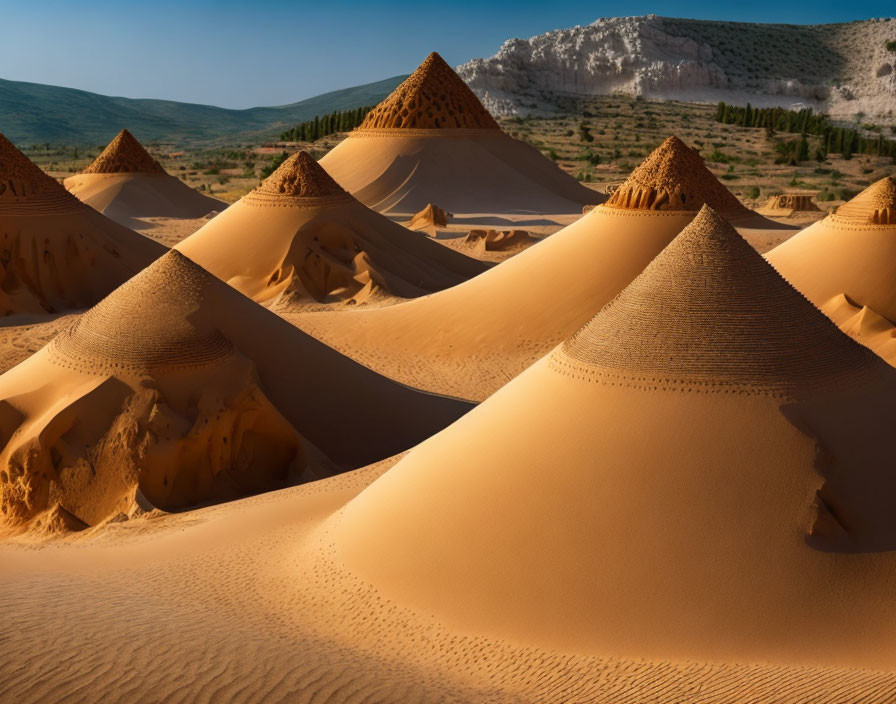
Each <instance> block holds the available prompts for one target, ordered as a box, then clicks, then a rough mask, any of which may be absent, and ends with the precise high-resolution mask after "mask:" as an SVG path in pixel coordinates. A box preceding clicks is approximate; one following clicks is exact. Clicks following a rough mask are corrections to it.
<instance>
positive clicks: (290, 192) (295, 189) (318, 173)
mask: <svg viewBox="0 0 896 704" xmlns="http://www.w3.org/2000/svg"><path fill="white" fill-rule="evenodd" d="M253 194H259V195H272V196H288V197H290V198H326V197H330V196H338V197H345V196H346V195H347V193H346V192H345V190H344V189H343V188H342V186H340V185H339V184H338V183H336V181H334V180H333V177H332V176H330V174H328V173H327V172H326V171H325V170H324V167H322V166H321V165H320V164H319V163H317V160H315V158H314V157H313V156H311V155H310V154H309V153H308V152H306V151H301V152H297V153H295V154H293V155H292V156H290V157H289V158H288V159H287V160H286V161H284V162H283V163H282V164H280V166H279V167H278V168H277V170H276V171H275V172H274V173H272V174H271V175H270V176H268V177H267V178H266V179H265V180H264V181H263V182H262V183H261V185H260V186H258V188H256V189H255V190H254V191H253Z"/></svg>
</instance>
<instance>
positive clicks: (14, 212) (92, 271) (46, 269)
mask: <svg viewBox="0 0 896 704" xmlns="http://www.w3.org/2000/svg"><path fill="white" fill-rule="evenodd" d="M0 234H2V242H0V278H2V283H0V289H2V292H0V315H10V314H16V313H56V312H59V311H63V310H71V309H76V308H84V307H87V306H89V305H92V304H93V303H96V302H97V301H98V300H99V299H100V298H102V297H103V296H105V295H106V294H107V293H109V291H111V290H112V289H114V288H115V287H116V286H118V285H120V284H121V283H123V282H124V281H126V280H127V279H128V278H130V277H131V276H133V275H134V274H136V273H137V272H138V271H140V270H141V269H142V268H143V267H145V266H147V265H148V264H149V263H150V262H152V261H153V260H154V259H155V258H157V257H159V256H161V255H162V254H163V253H164V252H165V248H164V247H162V246H161V245H159V244H156V243H155V242H152V241H151V240H148V239H146V238H145V237H142V236H140V235H138V234H136V233H134V232H131V231H130V230H127V229H125V228H124V227H121V226H120V225H118V224H116V223H114V222H112V221H110V220H108V219H107V218H105V217H103V216H102V215H99V214H98V213H96V212H95V211H94V210H92V209H90V208H87V207H86V206H84V205H83V204H82V203H81V202H80V201H78V199H77V198H75V197H74V196H72V195H71V194H70V193H68V192H67V191H66V190H65V189H64V188H63V187H62V186H61V185H60V184H59V183H58V182H57V181H56V180H55V179H53V178H51V177H50V176H48V175H47V174H45V173H44V172H43V171H41V169H40V168H39V167H38V166H37V165H35V164H34V163H32V162H31V161H30V160H29V159H28V157H26V156H25V155H24V154H23V153H22V152H20V151H19V150H18V149H16V147H15V146H14V145H13V144H12V143H11V142H10V141H9V140H8V139H6V137H4V136H3V135H0Z"/></svg>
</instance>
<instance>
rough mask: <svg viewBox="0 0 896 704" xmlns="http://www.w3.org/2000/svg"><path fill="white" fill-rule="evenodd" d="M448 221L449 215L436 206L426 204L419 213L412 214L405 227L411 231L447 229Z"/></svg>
mask: <svg viewBox="0 0 896 704" xmlns="http://www.w3.org/2000/svg"><path fill="white" fill-rule="evenodd" d="M450 219H451V213H449V212H447V211H445V210H442V209H441V208H440V207H439V206H437V205H433V204H432V203H428V204H427V206H426V207H425V208H424V209H423V210H421V211H420V212H419V213H414V216H413V217H412V218H411V219H410V220H409V221H408V224H407V227H408V228H409V229H411V230H424V229H427V228H432V229H434V228H436V227H447V226H448V221H449V220H450Z"/></svg>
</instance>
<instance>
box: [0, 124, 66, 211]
mask: <svg viewBox="0 0 896 704" xmlns="http://www.w3.org/2000/svg"><path fill="white" fill-rule="evenodd" d="M35 194H55V195H66V196H67V195H69V193H68V191H66V190H65V188H64V187H63V185H62V184H61V183H59V182H58V181H57V180H56V179H54V178H53V177H52V176H50V175H49V174H47V173H45V172H44V171H43V169H41V168H40V167H39V166H38V165H37V164H35V163H34V162H33V161H31V159H29V158H28V157H27V156H25V154H24V153H23V152H22V151H21V150H19V149H18V147H16V145H14V144H13V143H12V142H10V141H9V140H8V139H7V138H6V137H5V136H4V135H3V134H2V133H0V203H2V202H4V201H6V200H7V199H11V200H16V201H18V200H19V199H24V198H27V196H29V195H35Z"/></svg>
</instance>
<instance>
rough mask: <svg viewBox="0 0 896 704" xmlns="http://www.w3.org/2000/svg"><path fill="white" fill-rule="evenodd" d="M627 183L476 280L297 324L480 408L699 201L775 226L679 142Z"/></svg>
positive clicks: (663, 240) (603, 297)
mask: <svg viewBox="0 0 896 704" xmlns="http://www.w3.org/2000/svg"><path fill="white" fill-rule="evenodd" d="M626 184H627V185H626V186H625V189H623V188H620V189H618V190H617V191H616V194H618V193H621V192H623V191H624V192H627V193H629V194H631V195H630V197H625V198H622V197H620V198H619V199H618V200H616V201H614V202H612V203H607V204H605V205H601V206H598V207H596V208H595V209H594V210H592V211H591V212H589V213H588V214H587V215H585V216H583V217H582V218H581V219H580V220H578V221H577V222H575V223H573V224H572V225H570V226H568V227H566V228H564V229H562V230H560V231H559V232H557V233H555V234H553V235H551V236H550V237H548V238H546V239H545V240H543V241H541V242H538V243H537V244H535V245H534V246H532V247H529V248H528V249H527V250H526V251H524V252H521V253H520V254H517V255H515V256H514V257H512V258H511V259H509V260H507V261H505V262H502V263H501V264H500V265H499V266H497V267H495V268H494V269H493V270H491V271H489V272H486V273H485V274H483V275H481V276H478V277H476V278H475V279H473V280H472V281H469V282H466V283H464V284H462V285H460V286H457V287H455V288H453V289H449V290H448V291H444V292H441V293H439V294H436V295H434V296H431V297H428V298H426V299H421V300H419V301H413V302H410V303H402V304H401V305H399V306H393V307H391V308H390V309H383V310H377V311H373V310H368V311H357V312H350V313H346V315H347V316H348V317H344V318H339V317H328V316H327V314H325V313H321V314H319V315H318V314H309V315H305V316H302V317H301V318H298V319H296V323H297V324H298V325H299V326H300V327H302V329H304V330H308V331H309V332H312V334H314V335H315V336H317V337H319V338H320V339H322V340H324V341H326V342H327V343H328V344H331V345H333V346H334V347H336V348H337V349H339V350H341V351H343V352H344V353H345V354H348V355H349V356H350V357H352V358H354V359H358V360H359V361H361V362H362V363H363V364H365V365H367V366H369V367H371V368H373V369H377V370H378V371H381V372H382V373H384V374H386V375H387V376H390V377H392V378H397V379H400V380H402V381H404V382H405V383H408V384H411V385H412V386H416V387H418V388H426V389H429V390H431V391H435V392H438V393H446V394H450V395H456V396H461V397H463V398H473V399H477V400H481V399H483V398H485V397H486V396H488V395H489V394H490V393H492V392H493V391H495V390H496V389H498V388H499V387H500V386H502V385H503V384H505V383H507V381H509V380H510V379H512V378H513V377H514V376H516V375H517V374H519V373H520V372H521V371H523V369H525V368H526V367H527V366H529V365H530V364H532V363H533V362H535V361H536V360H537V359H539V358H540V357H541V356H543V355H544V354H545V353H547V352H548V351H549V350H550V349H551V348H552V347H554V346H555V345H556V344H558V343H559V342H561V341H562V340H564V339H565V338H567V337H569V336H570V335H572V334H573V333H574V332H575V331H576V330H578V329H579V328H580V327H581V326H582V325H584V324H585V322H587V321H588V320H589V319H590V318H591V316H592V315H594V313H596V312H597V311H598V310H600V308H601V306H603V305H604V304H605V303H607V302H608V301H609V300H610V299H611V298H612V297H613V296H615V295H616V294H617V293H619V291H620V290H621V289H622V288H624V287H625V286H626V285H627V284H628V283H629V282H631V280H632V279H634V278H635V276H637V275H638V274H639V273H641V270H642V269H643V268H644V267H645V266H646V265H647V264H648V263H649V262H650V260H651V259H653V257H654V256H656V255H657V254H658V253H659V252H660V250H661V249H662V248H663V247H665V246H666V244H668V243H669V242H670V241H671V240H672V238H673V237H674V236H675V235H676V234H678V232H680V231H681V229H682V228H683V227H684V226H685V225H687V224H688V223H689V222H690V221H691V220H692V219H693V218H694V216H695V215H696V213H697V210H698V209H699V207H700V206H701V204H703V203H706V202H709V203H715V204H720V205H721V206H723V207H725V208H726V209H725V210H724V213H725V217H726V218H729V219H733V222H734V223H735V224H736V226H737V227H739V228H743V229H745V230H746V231H747V232H748V233H752V232H754V230H753V226H755V225H757V224H758V225H762V226H763V227H764V223H765V222H770V221H765V220H764V218H761V217H759V216H757V215H755V214H753V213H751V212H750V211H748V210H747V209H746V208H744V207H743V206H741V205H740V204H739V202H738V201H737V199H736V198H734V196H733V195H731V193H729V192H728V191H727V189H725V187H724V186H722V185H721V184H720V183H719V181H718V180H717V179H716V178H715V177H714V176H713V175H712V173H710V172H709V171H708V170H707V169H706V167H705V166H704V165H703V162H702V160H701V159H700V156H699V155H698V154H697V153H696V152H694V151H693V150H692V149H690V148H688V147H687V146H686V145H685V144H684V143H683V142H681V141H680V140H679V139H677V138H675V137H671V138H669V139H667V140H666V141H665V142H663V144H662V145H661V146H660V147H658V148H657V149H656V150H655V151H654V152H653V153H651V154H650V155H648V156H647V158H646V159H645V160H644V162H643V163H642V164H641V165H639V166H638V167H637V168H636V169H635V171H634V173H633V175H632V177H631V178H630V179H629V180H628V181H626ZM636 193H637V194H641V195H638V196H637V197H636V196H635V195H634V194H636ZM670 194H671V195H670ZM615 197H616V195H615V194H614V198H615ZM670 199H671V200H670ZM673 202H674V203H675V204H676V207H675V208H671V207H670V204H671V203H673ZM732 214H733V215H732ZM759 221H762V222H759ZM745 225H746V227H745V228H744V226H745ZM772 227H778V226H777V225H776V224H774V223H773V224H772ZM486 239H487V238H486ZM511 240H512V238H511ZM486 246H487V245H486Z"/></svg>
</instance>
